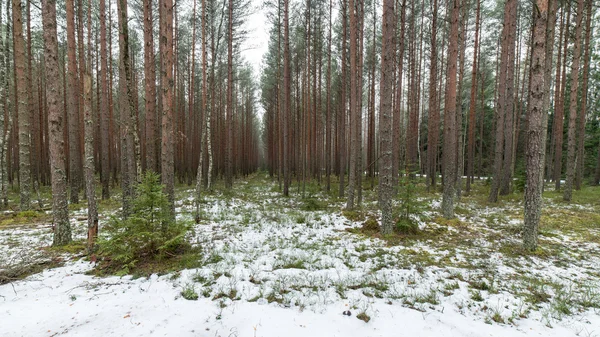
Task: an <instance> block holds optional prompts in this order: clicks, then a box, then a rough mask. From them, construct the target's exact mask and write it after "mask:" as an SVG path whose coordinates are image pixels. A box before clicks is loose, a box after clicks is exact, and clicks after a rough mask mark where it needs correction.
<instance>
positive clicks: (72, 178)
mask: <svg viewBox="0 0 600 337" xmlns="http://www.w3.org/2000/svg"><path fill="white" fill-rule="evenodd" d="M66 10H67V58H68V65H67V66H68V73H69V80H68V95H67V97H68V100H67V102H68V103H67V104H68V109H69V113H68V116H69V187H70V192H71V197H70V200H71V203H74V204H77V203H79V191H80V190H81V151H80V146H79V144H80V143H79V141H80V136H79V130H80V125H79V109H80V107H79V90H80V88H79V79H78V74H79V71H78V69H77V59H76V57H77V54H76V46H75V9H74V1H73V0H66ZM19 121H20V119H19Z"/></svg>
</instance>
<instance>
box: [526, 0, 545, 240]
mask: <svg viewBox="0 0 600 337" xmlns="http://www.w3.org/2000/svg"><path fill="white" fill-rule="evenodd" d="M533 11H534V28H533V29H534V34H533V46H532V47H533V54H532V59H531V67H532V69H531V88H530V92H529V113H528V121H529V122H528V129H527V155H526V163H525V165H526V180H527V182H526V187H525V216H524V228H523V244H524V246H525V248H526V249H528V250H531V251H533V250H535V249H536V248H537V243H538V240H537V233H538V227H539V223H540V215H541V210H542V178H541V177H540V175H543V170H542V166H541V162H542V160H543V152H544V148H543V144H542V141H543V137H542V133H543V130H542V129H543V127H544V126H543V124H542V121H543V117H542V115H543V114H545V113H546V112H545V111H544V110H543V106H544V105H543V104H544V103H543V102H544V94H545V93H546V86H545V84H544V68H545V64H546V60H545V58H546V54H545V52H546V50H545V43H546V25H547V21H548V0H537V1H536V4H535V6H534V8H533Z"/></svg>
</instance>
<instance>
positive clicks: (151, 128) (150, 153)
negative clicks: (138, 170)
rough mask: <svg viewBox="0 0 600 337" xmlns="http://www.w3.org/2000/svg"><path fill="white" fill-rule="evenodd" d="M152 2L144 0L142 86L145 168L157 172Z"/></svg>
mask: <svg viewBox="0 0 600 337" xmlns="http://www.w3.org/2000/svg"><path fill="white" fill-rule="evenodd" d="M101 1H104V0H101ZM152 2H153V1H152V0H144V78H145V87H144V88H145V98H146V104H145V106H146V128H145V131H146V170H151V171H154V172H158V160H157V158H156V157H157V156H156V71H155V66H154V37H153V22H152Z"/></svg>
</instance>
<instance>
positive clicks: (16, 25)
mask: <svg viewBox="0 0 600 337" xmlns="http://www.w3.org/2000/svg"><path fill="white" fill-rule="evenodd" d="M12 7H13V17H12V20H13V40H14V57H15V61H14V64H15V87H16V94H17V97H18V101H17V102H18V104H15V105H16V106H15V108H16V110H17V112H18V124H19V126H18V127H19V192H20V197H21V200H20V207H21V211H25V210H29V208H30V207H31V205H30V204H31V202H30V199H31V184H30V182H31V170H30V167H31V162H30V146H31V141H30V133H31V131H30V129H31V123H30V121H31V116H30V110H29V102H28V98H29V91H28V89H27V74H26V71H25V60H26V56H25V41H24V38H23V14H22V10H21V0H13V2H12Z"/></svg>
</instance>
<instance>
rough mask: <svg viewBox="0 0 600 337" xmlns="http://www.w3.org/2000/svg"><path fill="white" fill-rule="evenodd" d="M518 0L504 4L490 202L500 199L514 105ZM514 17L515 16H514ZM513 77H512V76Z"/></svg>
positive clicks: (511, 0)
mask: <svg viewBox="0 0 600 337" xmlns="http://www.w3.org/2000/svg"><path fill="white" fill-rule="evenodd" d="M514 3H516V0H506V3H505V5H504V26H503V28H502V44H501V49H502V51H501V54H500V63H499V71H500V74H499V75H498V76H497V78H498V99H497V100H498V102H497V108H496V119H495V123H496V130H495V131H496V141H495V146H494V149H495V150H494V169H493V178H492V187H491V189H490V195H489V198H488V200H489V201H490V202H497V201H498V191H499V189H500V187H501V177H502V172H504V171H503V167H504V163H505V160H504V152H503V149H504V134H505V131H504V127H505V117H506V113H507V111H508V109H507V106H508V105H509V104H510V105H511V106H512V103H513V102H512V101H511V100H510V99H509V98H508V97H507V87H508V79H509V74H508V70H507V69H508V64H509V62H510V57H509V54H510V49H511V47H512V48H513V49H514V46H512V44H511V43H510V42H511V26H512V24H511V21H513V20H516V13H514V12H513V11H512V10H513V8H514V7H515V6H513V5H514ZM513 17H514V18H513ZM511 78H512V77H511Z"/></svg>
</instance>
